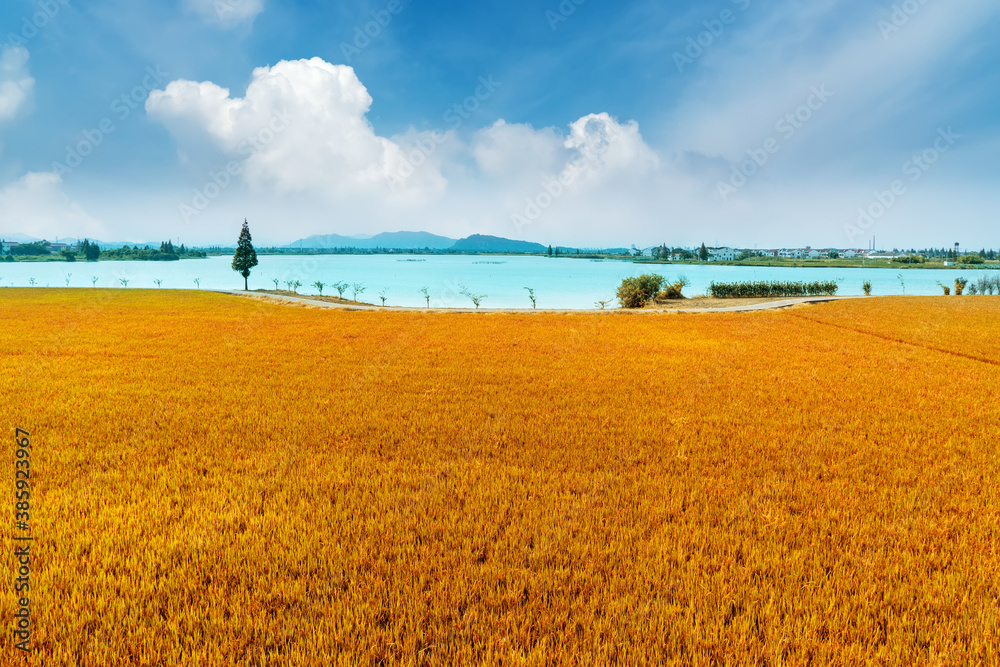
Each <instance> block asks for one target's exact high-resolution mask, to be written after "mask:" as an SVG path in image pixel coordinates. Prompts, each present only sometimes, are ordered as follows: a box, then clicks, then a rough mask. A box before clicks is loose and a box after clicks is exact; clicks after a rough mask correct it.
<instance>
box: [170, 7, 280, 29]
mask: <svg viewBox="0 0 1000 667" xmlns="http://www.w3.org/2000/svg"><path fill="white" fill-rule="evenodd" d="M264 2H265V0H185V2H184V4H185V5H186V6H187V8H188V9H190V10H192V11H194V12H195V13H196V14H198V15H199V16H201V17H202V19H203V20H204V21H205V22H206V23H212V24H216V25H219V26H222V27H223V28H231V27H233V26H236V25H240V24H242V23H247V22H250V21H253V19H254V18H255V17H256V16H257V15H258V14H260V13H261V12H262V11H264Z"/></svg>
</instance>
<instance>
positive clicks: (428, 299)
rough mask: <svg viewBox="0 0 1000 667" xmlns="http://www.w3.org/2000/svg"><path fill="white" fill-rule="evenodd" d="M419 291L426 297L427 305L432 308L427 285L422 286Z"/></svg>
mask: <svg viewBox="0 0 1000 667" xmlns="http://www.w3.org/2000/svg"><path fill="white" fill-rule="evenodd" d="M418 291H419V292H420V293H421V294H423V295H424V299H425V300H426V301H427V307H428V308H430V307H431V294H430V291H429V290H428V289H427V288H426V287H421V288H420V289H419V290H418Z"/></svg>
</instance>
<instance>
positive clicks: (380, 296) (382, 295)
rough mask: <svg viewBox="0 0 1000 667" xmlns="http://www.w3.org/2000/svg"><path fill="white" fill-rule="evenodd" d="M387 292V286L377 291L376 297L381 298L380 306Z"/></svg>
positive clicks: (383, 303) (383, 304) (383, 302)
mask: <svg viewBox="0 0 1000 667" xmlns="http://www.w3.org/2000/svg"><path fill="white" fill-rule="evenodd" d="M388 293H389V288H388V287H385V288H383V289H382V290H380V291H379V293H378V298H380V299H382V306H383V307H384V306H385V297H386V295H387V294H388Z"/></svg>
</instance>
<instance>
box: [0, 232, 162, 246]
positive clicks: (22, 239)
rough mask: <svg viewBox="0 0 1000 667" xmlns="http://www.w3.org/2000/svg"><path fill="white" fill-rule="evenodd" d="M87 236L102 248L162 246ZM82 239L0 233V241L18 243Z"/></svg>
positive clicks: (73, 243) (157, 243)
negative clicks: (104, 239)
mask: <svg viewBox="0 0 1000 667" xmlns="http://www.w3.org/2000/svg"><path fill="white" fill-rule="evenodd" d="M87 238H88V239H89V241H90V242H91V243H96V244H97V245H99V246H101V247H102V248H107V249H112V248H121V247H123V246H135V245H137V246H139V247H140V248H142V247H143V246H149V247H150V248H159V247H160V241H157V242H156V243H152V242H146V243H139V242H136V241H101V240H99V239H93V238H90V237H87ZM82 240H83V238H79V239H78V238H74V237H65V236H60V237H58V238H51V239H40V238H37V237H34V236H28V235H27V234H4V233H0V241H16V242H17V243H35V242H36V241H48V242H49V243H65V244H67V245H75V244H76V243H78V242H79V241H82ZM164 240H166V239H164Z"/></svg>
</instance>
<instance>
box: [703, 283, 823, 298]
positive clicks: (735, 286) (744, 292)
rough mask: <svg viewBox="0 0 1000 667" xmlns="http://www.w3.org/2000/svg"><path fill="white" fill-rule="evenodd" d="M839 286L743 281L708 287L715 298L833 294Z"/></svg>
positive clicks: (713, 284) (709, 292)
mask: <svg viewBox="0 0 1000 667" xmlns="http://www.w3.org/2000/svg"><path fill="white" fill-rule="evenodd" d="M839 287H840V286H839V285H838V284H837V283H836V282H833V281H826V282H820V281H817V282H813V283H792V282H744V283H717V282H715V281H712V284H711V285H709V287H708V294H709V296H714V297H715V298H717V299H754V298H761V297H779V296H833V295H834V294H836V293H837V289H838V288H839Z"/></svg>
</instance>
